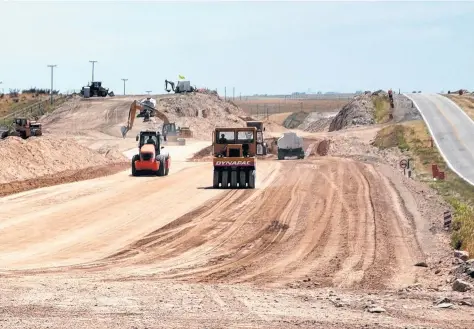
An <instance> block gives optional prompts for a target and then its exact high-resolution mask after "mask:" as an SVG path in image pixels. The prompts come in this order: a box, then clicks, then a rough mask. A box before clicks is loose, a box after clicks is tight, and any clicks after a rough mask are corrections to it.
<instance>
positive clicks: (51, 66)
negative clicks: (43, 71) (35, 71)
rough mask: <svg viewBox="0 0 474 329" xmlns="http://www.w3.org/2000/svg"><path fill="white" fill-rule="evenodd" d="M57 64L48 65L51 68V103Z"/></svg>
mask: <svg viewBox="0 0 474 329" xmlns="http://www.w3.org/2000/svg"><path fill="white" fill-rule="evenodd" d="M56 66H57V65H48V67H50V68H51V104H53V69H54V68H55V67H56Z"/></svg>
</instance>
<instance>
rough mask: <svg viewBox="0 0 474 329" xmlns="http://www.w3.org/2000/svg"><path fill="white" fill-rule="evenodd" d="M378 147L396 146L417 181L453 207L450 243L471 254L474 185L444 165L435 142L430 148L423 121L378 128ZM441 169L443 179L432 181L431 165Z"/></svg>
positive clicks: (473, 227) (473, 245)
mask: <svg viewBox="0 0 474 329" xmlns="http://www.w3.org/2000/svg"><path fill="white" fill-rule="evenodd" d="M373 145H374V146H377V147H379V148H382V149H384V148H391V147H398V148H399V149H400V150H401V151H403V152H405V153H406V154H407V156H408V157H409V158H411V159H412V161H411V162H410V165H411V169H412V170H413V172H414V173H415V178H416V179H417V180H420V181H423V182H425V183H427V184H429V185H430V186H431V187H432V188H434V189H436V190H437V191H438V192H439V194H440V195H442V196H443V198H444V199H445V200H446V201H447V202H448V203H449V204H450V205H451V206H452V207H453V209H454V213H453V223H452V228H453V230H452V236H451V241H452V246H453V248H455V249H463V250H467V251H468V252H469V253H470V254H471V255H473V254H474V187H473V186H471V185H470V184H468V183H466V182H465V181H464V180H462V179H461V178H460V177H458V176H457V175H456V174H455V173H454V172H452V171H451V170H450V169H449V168H448V166H447V165H446V163H445V161H444V160H443V157H442V156H441V154H440V153H439V151H438V149H437V148H436V145H434V144H433V147H431V140H430V134H429V131H428V128H427V127H426V125H425V123H424V122H423V121H422V120H420V121H412V122H407V123H403V124H396V125H390V126H387V127H385V128H383V129H381V130H380V131H379V132H378V133H377V136H376V138H375V140H374V142H373ZM432 164H437V165H438V168H439V170H440V171H444V173H445V179H444V180H434V179H433V176H432V170H431V165H432Z"/></svg>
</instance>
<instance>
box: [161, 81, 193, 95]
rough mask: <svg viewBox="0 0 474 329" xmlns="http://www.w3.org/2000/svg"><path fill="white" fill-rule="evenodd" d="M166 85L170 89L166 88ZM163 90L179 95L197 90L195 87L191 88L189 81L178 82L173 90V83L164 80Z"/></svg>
mask: <svg viewBox="0 0 474 329" xmlns="http://www.w3.org/2000/svg"><path fill="white" fill-rule="evenodd" d="M168 85H170V86H171V89H169V88H168ZM165 90H166V91H167V92H170V91H171V90H172V91H174V92H175V93H176V94H180V93H190V92H194V91H196V90H197V88H196V87H193V86H191V82H189V81H182V80H180V81H178V84H177V85H176V88H175V83H174V82H173V81H169V80H165Z"/></svg>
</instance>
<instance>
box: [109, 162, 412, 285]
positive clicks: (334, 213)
mask: <svg viewBox="0 0 474 329" xmlns="http://www.w3.org/2000/svg"><path fill="white" fill-rule="evenodd" d="M281 164H282V165H281V167H280V168H279V169H278V170H279V172H278V174H277V177H276V178H275V179H274V180H273V181H272V182H271V183H270V184H269V186H268V187H266V188H265V189H262V190H254V191H248V190H241V191H230V192H229V193H227V194H226V195H225V196H223V197H222V198H221V199H219V200H214V201H213V202H212V203H210V204H208V205H206V206H205V207H202V208H199V209H197V210H196V211H195V212H192V213H189V214H187V215H185V216H183V217H182V218H180V219H178V220H176V221H174V222H172V223H170V224H169V225H167V226H166V227H163V228H161V229H159V230H157V231H155V232H153V233H152V234H150V235H149V236H148V237H146V239H144V240H142V242H145V244H143V245H140V246H138V245H137V246H131V248H130V249H134V248H135V249H140V255H139V256H136V255H135V256H134V257H127V256H126V255H123V254H122V255H120V262H121V263H123V266H127V267H136V268H137V271H138V272H141V273H143V275H144V276H149V275H156V276H157V277H158V278H160V279H173V280H179V281H187V282H201V283H202V282H212V283H243V282H249V283H255V284H262V285H265V284H267V285H284V284H289V283H295V282H298V281H299V280H302V279H304V278H311V280H312V281H313V282H316V283H317V284H318V285H319V286H342V287H364V288H375V287H384V286H387V285H388V283H389V282H390V280H391V278H392V277H395V276H397V275H398V274H397V273H398V272H400V271H407V270H408V269H409V268H410V267H411V266H412V260H413V257H414V256H413V255H411V254H410V252H409V251H410V250H411V248H413V246H412V244H411V242H410V241H411V239H412V235H413V231H410V230H407V228H406V225H405V226H403V223H404V222H406V219H405V218H406V212H407V211H406V209H405V208H404V205H403V202H400V198H399V197H398V196H397V194H396V190H395V189H394V187H393V186H392V185H391V184H390V182H389V180H388V179H386V178H384V177H383V176H382V175H380V174H379V173H378V172H377V171H376V170H375V168H373V167H372V166H371V165H367V164H362V163H359V162H357V161H354V160H346V159H338V158H324V159H319V160H317V161H308V160H299V161H286V162H281ZM415 254H417V252H415ZM130 256H132V255H130ZM118 260H119V259H118V258H117V255H116V256H114V257H112V258H108V259H105V260H103V261H104V262H105V263H107V262H110V263H109V264H108V265H106V267H107V268H114V267H115V266H117V263H116V261H118ZM121 266H122V265H121ZM139 277H140V275H138V276H135V277H133V278H134V279H136V278H139ZM402 277H403V275H402ZM129 278H132V277H129ZM411 279H412V276H411V273H409V274H408V275H406V277H405V278H403V280H402V281H403V282H406V281H407V280H411ZM400 282H401V281H400Z"/></svg>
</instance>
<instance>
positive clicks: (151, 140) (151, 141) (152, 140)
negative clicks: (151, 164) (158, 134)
mask: <svg viewBox="0 0 474 329" xmlns="http://www.w3.org/2000/svg"><path fill="white" fill-rule="evenodd" d="M146 143H147V144H153V145H155V146H156V143H155V140H154V139H153V136H149V137H148V140H147V141H146Z"/></svg>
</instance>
